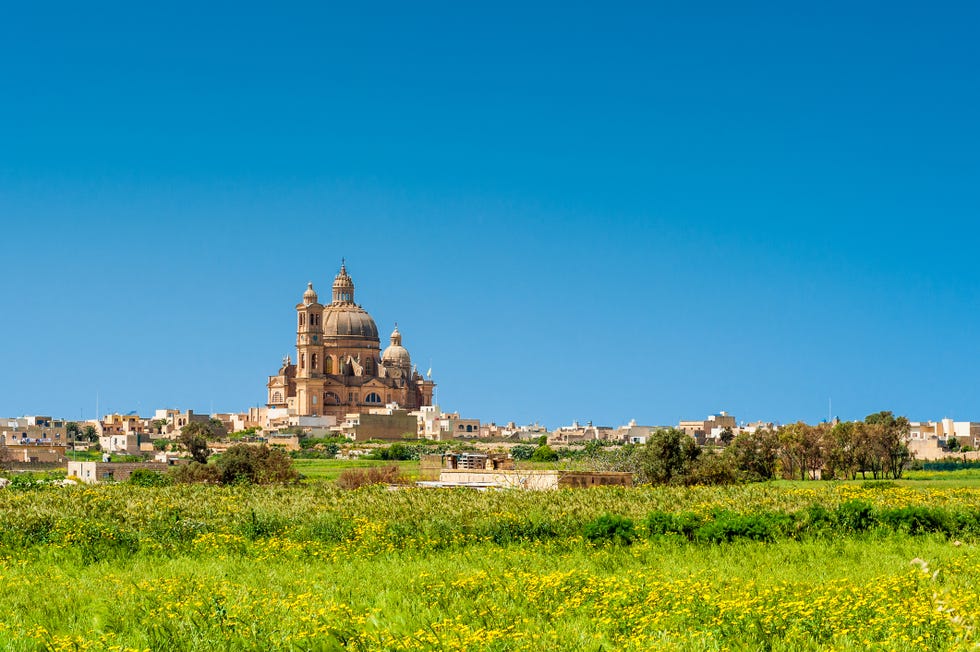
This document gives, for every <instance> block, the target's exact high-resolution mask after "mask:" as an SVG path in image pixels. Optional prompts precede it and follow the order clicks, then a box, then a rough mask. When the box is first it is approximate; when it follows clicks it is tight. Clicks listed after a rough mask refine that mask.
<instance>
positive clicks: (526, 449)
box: [510, 444, 534, 461]
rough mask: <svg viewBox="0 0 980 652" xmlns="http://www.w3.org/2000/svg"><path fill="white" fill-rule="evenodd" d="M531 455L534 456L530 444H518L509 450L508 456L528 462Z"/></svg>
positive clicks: (532, 447)
mask: <svg viewBox="0 0 980 652" xmlns="http://www.w3.org/2000/svg"><path fill="white" fill-rule="evenodd" d="M532 455H534V446H531V445H530V444H518V445H517V446H514V447H513V448H511V449H510V456H511V457H513V458H514V459H515V460H518V461H525V460H529V459H531V456H532Z"/></svg>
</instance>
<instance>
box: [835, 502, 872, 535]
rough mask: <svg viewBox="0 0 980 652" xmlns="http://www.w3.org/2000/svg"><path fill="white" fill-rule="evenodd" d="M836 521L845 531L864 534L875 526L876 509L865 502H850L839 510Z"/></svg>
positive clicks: (843, 504)
mask: <svg viewBox="0 0 980 652" xmlns="http://www.w3.org/2000/svg"><path fill="white" fill-rule="evenodd" d="M836 520H837V523H838V525H839V526H840V527H842V528H843V529H845V530H851V531H853V532H864V531H865V530H868V529H870V528H871V527H872V526H873V525H874V524H875V514H874V508H873V507H872V506H871V503H869V502H866V501H864V500H848V501H847V502H844V503H841V505H840V507H838V508H837V515H836Z"/></svg>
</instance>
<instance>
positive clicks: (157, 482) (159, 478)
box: [128, 469, 173, 487]
mask: <svg viewBox="0 0 980 652" xmlns="http://www.w3.org/2000/svg"><path fill="white" fill-rule="evenodd" d="M128 482H129V484H132V485H136V486H137V487H166V486H167V485H170V484H173V478H172V477H170V476H168V475H164V474H163V473H160V472H159V471H153V470H152V469H136V470H135V471H133V472H132V473H130V474H129V480H128Z"/></svg>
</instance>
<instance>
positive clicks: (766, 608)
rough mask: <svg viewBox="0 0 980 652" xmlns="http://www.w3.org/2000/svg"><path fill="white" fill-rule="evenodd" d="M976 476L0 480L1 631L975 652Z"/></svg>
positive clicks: (503, 646) (135, 640)
mask: <svg viewBox="0 0 980 652" xmlns="http://www.w3.org/2000/svg"><path fill="white" fill-rule="evenodd" d="M977 541H980V489H976V488H973V487H971V486H962V479H960V482H952V483H951V484H950V486H943V485H942V482H941V480H937V479H935V478H931V479H929V480H928V481H927V480H926V479H923V480H921V481H917V480H914V479H910V480H909V481H908V482H906V483H903V484H894V483H867V484H862V483H860V482H859V483H815V482H814V483H808V484H805V485H804V484H788V485H773V484H756V485H746V486H735V487H692V488H679V487H678V488H673V487H659V488H649V487H639V488H633V489H621V488H608V489H601V490H600V489H596V490H580V491H570V490H569V491H558V492H550V493H533V492H525V493H522V492H491V493H478V492H472V491H468V490H446V491H432V490H421V489H403V490H396V491H389V490H387V489H384V488H367V489H361V490H357V491H347V492H345V491H341V490H339V489H337V488H336V487H334V486H333V485H331V484H330V483H326V482H319V481H313V482H308V483H306V484H304V485H300V486H294V487H251V486H232V487H214V486H197V485H176V486H170V487H162V488H141V487H133V486H127V485H108V486H99V487H51V488H42V489H34V490H27V491H5V492H0V555H2V561H0V577H2V580H3V586H4V587H5V590H4V591H3V592H2V594H0V610H2V613H3V614H4V616H3V617H2V618H0V646H2V647H3V648H5V649H11V650H36V649H52V650H62V649H64V650H74V649H83V650H84V649H91V650H95V649H146V648H150V649H190V650H212V649H281V650H307V649H309V650H313V649H316V650H331V649H378V650H380V649H395V650H397V649H420V648H421V649H470V650H539V649H583V650H613V649H635V650H646V649H657V648H661V649H682V650H683V649H688V650H701V649H725V648H727V649H764V648H766V647H768V648H769V649H773V650H797V649H818V648H828V647H830V648H834V649H855V650H858V649H869V648H870V649H889V650H892V649H897V650H933V649H967V648H969V647H971V646H972V644H973V643H975V642H976V633H975V632H976V629H975V628H976V625H977V623H976V616H975V615H974V614H975V605H976V604H977V603H978V602H980V595H978V586H980V562H978V561H977V557H978V555H977V550H976V543H977Z"/></svg>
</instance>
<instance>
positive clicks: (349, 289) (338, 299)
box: [333, 259, 354, 303]
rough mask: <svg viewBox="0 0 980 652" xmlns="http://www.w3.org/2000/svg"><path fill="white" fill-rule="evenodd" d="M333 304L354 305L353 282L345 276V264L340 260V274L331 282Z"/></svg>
mask: <svg viewBox="0 0 980 652" xmlns="http://www.w3.org/2000/svg"><path fill="white" fill-rule="evenodd" d="M333 302H334V303H354V281H353V280H352V279H351V277H350V276H348V274H347V263H346V262H345V261H344V260H343V259H341V263H340V273H338V274H337V278H335V279H334V280H333Z"/></svg>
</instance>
